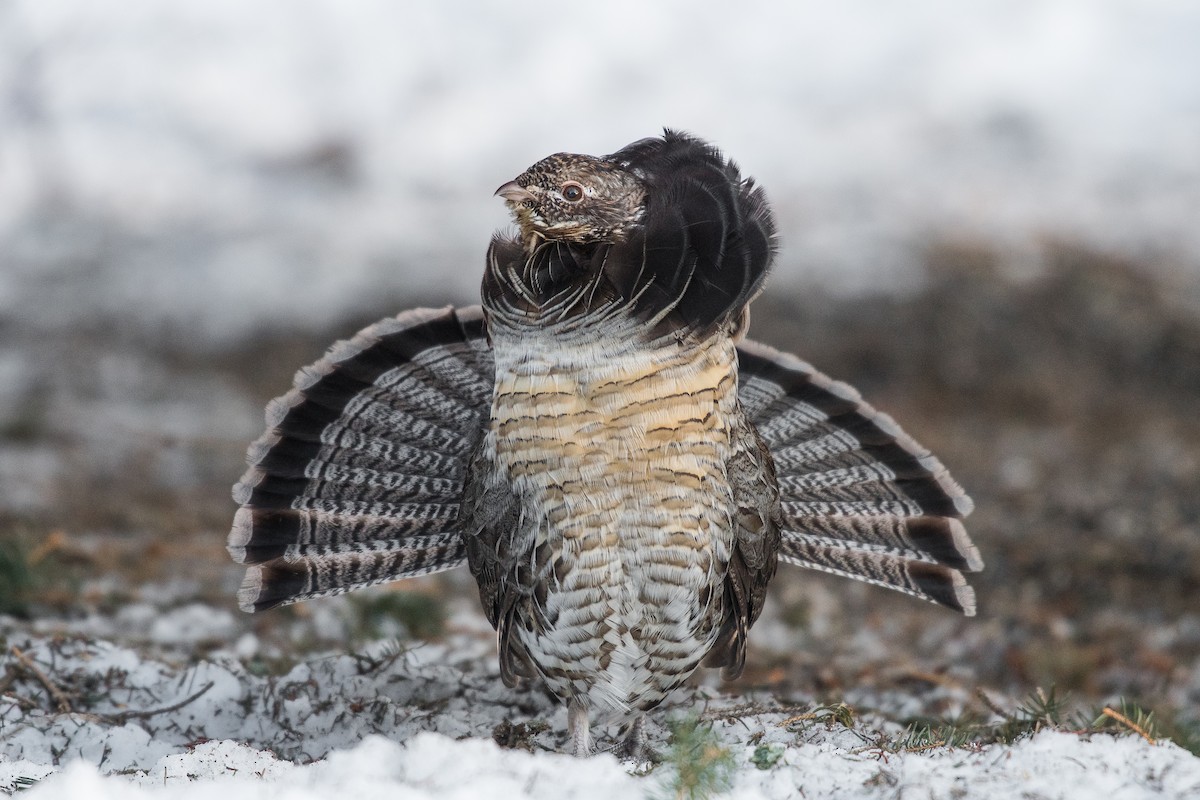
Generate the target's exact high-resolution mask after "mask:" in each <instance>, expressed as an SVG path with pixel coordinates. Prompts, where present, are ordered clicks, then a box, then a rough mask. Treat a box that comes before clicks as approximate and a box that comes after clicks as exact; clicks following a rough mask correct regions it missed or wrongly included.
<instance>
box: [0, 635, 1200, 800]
mask: <svg viewBox="0 0 1200 800" xmlns="http://www.w3.org/2000/svg"><path fill="white" fill-rule="evenodd" d="M185 616H186V615H185ZM213 616H214V617H215V620H210V621H209V623H210V624H208V625H207V626H206V625H205V624H203V623H199V620H197V623H199V624H193V625H192V626H191V627H188V626H187V625H176V626H175V627H174V630H175V631H176V632H177V633H178V631H181V630H182V631H184V632H186V634H187V635H191V636H196V637H199V638H200V639H207V638H208V637H210V636H212V635H214V634H216V633H218V632H226V631H222V630H221V629H222V627H223V622H222V620H221V619H220V614H215V615H213ZM175 621H176V622H177V623H178V622H179V620H178V619H176V620H175ZM214 622H215V626H214V625H213V624H212V623H214ZM68 627H70V626H68ZM4 628H5V629H4V631H3V633H4V635H5V638H6V641H7V645H8V647H9V651H8V656H7V657H6V664H7V672H6V675H7V676H8V677H7V679H6V681H5V683H6V689H7V690H8V691H7V692H6V694H5V695H4V697H3V699H2V700H0V790H7V791H14V790H19V789H28V790H29V791H28V796H29V797H30V798H41V799H42V800H54V799H55V798H70V799H71V800H74V798H80V797H87V798H96V800H101V799H102V798H108V797H112V798H141V797H146V798H150V797H172V798H174V797H182V798H197V799H198V800H204V799H206V798H214V797H221V798H227V799H228V800H240V798H260V797H262V798H266V797H271V798H286V799H287V800H302V799H303V798H312V797H326V796H328V795H329V794H330V793H332V792H338V793H344V794H346V795H347V796H351V797H363V798H367V797H384V796H389V797H395V796H403V797H430V798H453V797H463V798H467V797H480V796H484V795H487V796H501V797H531V798H543V797H544V798H565V797H572V798H605V797H613V796H620V797H655V796H663V797H671V796H676V792H677V791H678V775H679V771H680V767H679V765H677V764H675V763H673V762H671V760H670V759H669V758H668V759H667V760H666V761H665V762H664V763H662V764H659V765H657V766H651V765H649V764H632V763H621V762H619V761H618V760H617V759H616V758H615V757H614V756H612V755H610V754H607V753H601V754H599V755H597V756H595V757H593V758H590V759H588V760H586V761H583V762H580V761H578V760H576V759H574V758H572V757H569V756H564V755H560V754H559V753H558V752H555V751H556V750H561V748H562V746H563V744H564V743H565V742H564V739H565V737H564V736H563V729H564V727H565V722H566V720H565V713H564V711H563V709H562V708H561V707H558V706H557V704H555V703H553V702H552V701H550V700H549V699H548V698H547V697H545V696H544V695H543V694H541V693H540V692H536V691H520V690H508V689H505V688H504V687H503V685H502V683H501V682H500V680H499V677H498V674H497V669H496V667H495V663H494V659H493V658H492V653H491V652H490V645H489V643H488V642H487V639H486V637H481V636H479V635H476V634H472V633H460V634H456V635H453V636H450V637H448V639H447V640H446V641H445V642H444V643H442V644H437V645H432V644H425V645H419V646H412V647H403V646H400V645H398V644H397V643H395V642H394V641H393V642H384V643H377V644H375V645H372V646H370V647H367V648H365V649H363V650H362V651H360V652H355V653H350V654H331V655H327V656H324V657H320V658H312V659H310V660H308V661H306V662H303V663H299V664H296V665H295V666H294V667H292V668H291V669H289V670H287V671H286V672H282V673H281V674H278V675H256V674H254V673H253V672H252V671H251V670H250V669H248V667H247V663H248V661H249V659H247V656H248V654H249V652H250V651H253V650H254V647H255V644H254V642H253V641H252V638H253V637H252V636H250V635H247V636H248V637H249V639H247V638H246V637H243V639H242V640H240V641H239V642H238V643H237V645H236V647H235V648H234V649H233V650H223V651H222V650H218V651H214V652H212V653H211V654H210V655H209V657H208V658H207V659H205V660H202V661H199V662H196V663H192V664H187V665H179V664H176V663H172V662H171V661H169V660H165V659H156V658H149V657H146V656H144V655H141V654H139V653H138V652H136V651H134V650H132V649H129V648H124V647H120V646H117V645H114V644H111V643H109V642H106V641H102V640H100V641H98V640H95V639H93V638H90V637H82V636H75V635H62V636H58V637H53V638H45V637H39V636H26V635H23V634H20V633H18V632H17V631H15V630H14V629H13V626H12V625H11V623H5V626H4ZM181 644H184V642H182V641H181V640H180V638H179V636H178V635H176V637H175V639H174V640H172V641H171V642H169V643H167V644H166V645H160V647H161V646H166V647H168V648H170V647H178V646H180V645H181ZM193 644H195V642H193ZM236 650H241V651H242V652H243V655H242V656H240V657H239V655H238V653H237V652H236ZM18 663H19V665H20V666H17V665H18ZM250 663H252V662H250ZM52 686H53V687H54V688H53V689H52V688H51V687H52ZM945 694H946V695H948V696H949V697H950V699H951V700H952V702H959V703H961V702H962V700H963V698H962V697H954V695H955V692H954V691H953V690H947V691H946V692H945ZM873 699H874V701H875V702H877V703H878V702H882V703H884V704H886V703H887V702H888V700H889V698H887V697H884V696H876V697H874V698H873ZM893 699H894V700H898V701H899V702H902V703H909V702H911V698H893ZM943 699H945V698H943ZM864 700H866V698H865V697H864ZM72 704H74V706H75V708H71V709H70V710H68V707H70V706H71V705H72ZM686 713H691V714H695V715H699V717H700V719H701V720H703V721H704V723H711V724H712V726H713V730H714V731H715V732H716V734H717V739H716V740H714V742H713V744H714V745H715V746H716V747H719V748H723V749H724V750H726V751H728V753H729V756H728V759H729V762H730V765H731V768H730V770H729V776H730V783H729V784H728V785H726V786H725V787H724V788H725V789H726V790H728V795H727V796H730V797H737V798H780V799H781V800H782V798H793V797H797V796H804V797H828V798H843V797H845V798H851V797H854V798H872V797H878V798H885V797H887V798H891V797H897V796H905V795H906V794H908V793H909V792H916V793H918V794H919V795H920V796H930V797H956V798H994V797H1012V796H1026V797H1047V798H1051V797H1080V798H1084V797H1102V796H1103V797H1112V798H1115V799H1123V798H1142V797H1147V798H1150V797H1155V798H1158V797H1164V798H1187V797H1194V796H1196V795H1197V793H1200V758H1197V757H1196V756H1194V755H1192V754H1191V753H1188V752H1186V751H1185V750H1182V749H1180V748H1179V747H1177V746H1175V745H1173V744H1170V743H1168V742H1158V743H1149V742H1148V741H1146V740H1144V739H1142V738H1140V737H1139V736H1137V735H1134V734H1133V732H1132V731H1131V730H1124V731H1122V733H1123V735H1120V736H1116V735H1113V734H1108V733H1105V734H1097V733H1093V734H1080V733H1077V732H1060V731H1052V730H1047V731H1044V732H1041V733H1037V734H1034V735H1032V736H1026V737H1023V738H1021V739H1019V740H1018V741H1017V742H1015V743H1014V744H1012V745H1000V744H993V745H988V746H981V745H964V746H959V747H952V746H946V745H939V744H937V743H933V744H913V745H905V744H903V742H902V741H901V740H900V737H901V736H902V735H903V731H902V730H901V728H900V726H897V725H896V724H894V723H890V722H888V721H886V719H885V718H884V717H883V716H881V715H880V714H878V713H865V714H860V715H857V716H856V717H855V718H854V719H853V720H852V721H851V723H852V724H850V725H847V724H846V723H845V722H843V721H839V720H838V718H837V716H836V714H835V713H833V712H832V711H831V710H830V709H827V708H821V707H820V706H819V705H818V704H817V703H815V701H813V700H812V698H792V699H790V700H789V702H788V703H787V705H786V707H785V706H784V705H783V704H782V701H780V700H779V699H777V698H773V697H770V696H763V695H755V694H753V693H751V694H743V695H738V696H728V695H723V694H721V693H719V692H717V691H715V690H712V689H706V688H694V689H690V690H687V691H681V692H679V693H678V695H677V696H676V697H675V698H674V699H673V700H672V701H671V702H670V703H669V704H668V706H667V708H666V710H665V711H664V712H663V713H662V715H661V716H662V717H663V718H666V717H679V716H681V715H683V714H686ZM610 733H611V731H610ZM650 741H651V745H652V747H654V748H655V749H656V750H658V751H660V752H663V751H666V750H668V749H669V748H670V742H669V740H668V737H667V735H666V733H665V732H664V731H663V729H662V728H661V726H660V725H658V724H657V723H655V724H652V725H651V726H650ZM722 794H723V796H724V792H722Z"/></svg>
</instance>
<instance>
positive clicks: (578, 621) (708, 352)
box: [488, 339, 737, 707]
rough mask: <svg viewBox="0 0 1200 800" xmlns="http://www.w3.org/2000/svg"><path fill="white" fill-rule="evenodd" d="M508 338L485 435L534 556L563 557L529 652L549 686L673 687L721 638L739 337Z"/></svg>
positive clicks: (623, 691)
mask: <svg viewBox="0 0 1200 800" xmlns="http://www.w3.org/2000/svg"><path fill="white" fill-rule="evenodd" d="M505 345H506V343H505V342H504V341H503V340H500V341H498V342H496V344H495V353H496V388H495V398H494V406H493V414H492V422H491V430H490V431H489V434H488V438H489V439H490V440H491V444H492V446H493V447H494V448H495V449H494V453H495V459H496V463H497V465H498V466H499V467H500V472H501V474H502V475H505V476H506V480H507V481H508V482H509V483H510V485H511V487H512V489H513V491H514V493H515V494H516V495H517V497H518V498H519V502H520V507H521V519H522V523H521V524H522V526H523V527H524V528H525V532H526V534H527V535H528V536H529V539H530V540H531V541H533V543H534V548H535V552H536V555H535V556H534V558H533V559H531V560H533V561H536V562H537V563H544V564H548V565H550V566H549V570H548V572H547V573H546V574H545V575H544V576H542V577H541V578H539V580H541V581H544V585H543V586H540V587H539V589H538V591H536V592H533V593H531V594H532V595H535V596H538V597H543V598H545V599H544V602H543V604H542V605H541V606H540V607H537V608H531V609H529V610H528V611H527V612H523V613H528V614H529V618H528V620H527V621H528V625H527V629H528V630H529V631H530V632H529V633H528V634H523V635H527V636H528V637H529V641H528V642H527V647H528V649H529V650H530V652H531V653H533V654H535V658H537V659H538V660H539V662H540V663H541V665H542V668H543V669H544V670H546V674H547V679H548V680H549V681H550V682H551V685H552V686H554V680H555V679H554V675H556V674H557V675H560V676H564V675H565V676H570V677H569V680H572V681H574V680H579V681H582V684H580V685H581V686H582V685H586V690H587V691H588V692H589V693H593V694H598V695H599V697H598V698H596V699H598V700H600V701H602V702H605V703H606V704H608V705H612V706H615V707H628V706H629V705H633V704H636V703H638V702H641V700H639V698H642V699H644V698H645V697H646V696H647V695H646V694H645V693H646V692H651V695H652V696H655V697H657V696H661V695H660V694H655V693H657V692H660V691H661V692H665V691H666V690H667V689H669V687H670V686H672V685H675V684H677V683H678V682H679V681H681V680H683V679H684V678H686V676H687V674H690V672H691V671H692V670H693V669H694V668H695V666H696V664H697V662H698V660H699V658H701V657H702V656H703V654H704V652H706V651H707V649H708V647H709V646H711V643H712V640H713V638H714V637H715V635H716V630H715V625H716V623H717V622H718V620H716V618H715V617H716V616H717V614H716V611H717V610H719V604H720V602H721V593H720V592H719V591H717V590H716V589H717V586H718V585H719V584H720V583H721V582H722V581H723V580H724V577H725V572H726V569H727V565H728V562H729V556H730V551H731V548H732V543H733V538H734V530H733V528H734V526H733V522H732V519H733V513H734V508H733V505H734V504H733V499H732V489H731V487H730V484H729V480H728V476H727V472H726V463H727V462H728V459H729V456H730V450H731V444H730V426H731V424H732V422H733V416H732V415H733V414H734V413H735V412H736V410H737V409H736V403H737V380H736V366H737V365H736V352H735V350H734V347H733V344H732V342H731V341H727V340H724V341H718V342H715V343H710V345H709V346H705V347H695V346H690V347H689V346H682V345H674V344H672V345H671V346H668V347H664V348H659V349H647V348H637V347H627V348H621V347H619V346H614V345H613V343H612V342H608V343H607V345H606V344H603V343H595V344H592V343H584V344H579V345H574V346H566V345H564V344H563V343H561V342H557V341H547V342H544V343H543V342H530V341H529V340H528V339H526V340H525V341H523V342H521V345H520V346H519V347H518V346H514V347H512V348H511V349H509V348H506V347H505ZM714 603H715V604H717V605H714ZM580 676H590V677H582V678H581V677H580ZM562 680H568V678H562ZM583 690H584V689H581V688H580V687H579V686H576V685H575V684H571V686H570V687H568V688H564V687H563V686H559V687H557V688H556V691H560V692H565V693H571V692H577V691H583Z"/></svg>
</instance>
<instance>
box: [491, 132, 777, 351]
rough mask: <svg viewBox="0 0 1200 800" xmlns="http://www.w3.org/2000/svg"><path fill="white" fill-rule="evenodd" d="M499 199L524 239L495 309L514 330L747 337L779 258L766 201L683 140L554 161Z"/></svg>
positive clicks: (501, 252)
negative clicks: (743, 328)
mask: <svg viewBox="0 0 1200 800" xmlns="http://www.w3.org/2000/svg"><path fill="white" fill-rule="evenodd" d="M506 187H507V188H506ZM499 193H501V194H504V196H505V197H506V199H507V200H508V204H509V206H510V207H511V208H512V209H513V211H514V214H515V215H516V217H517V220H518V223H519V225H520V228H521V235H520V237H519V238H515V237H505V236H503V235H500V234H497V235H496V236H495V237H494V238H493V239H492V245H491V248H490V249H489V251H488V259H487V266H486V269H485V272H484V280H483V305H484V309H485V310H486V311H487V313H488V315H489V317H490V318H493V319H496V320H497V321H498V322H501V323H503V324H507V325H513V326H520V325H544V324H546V323H547V322H565V321H568V320H572V319H586V320H590V321H592V322H595V321H599V320H605V319H609V318H614V317H616V318H621V319H623V320H627V321H629V322H631V323H637V324H640V325H642V326H644V335H645V337H646V338H647V339H654V338H657V337H661V336H665V335H671V336H674V337H676V338H677V339H679V338H684V337H689V338H693V339H697V340H703V339H706V338H707V337H708V336H710V335H711V334H712V333H714V332H715V331H717V330H721V329H728V328H731V327H733V326H735V325H736V323H737V321H738V318H739V316H740V315H741V314H742V312H743V310H744V309H745V307H746V305H747V304H748V303H749V302H750V300H752V299H753V298H754V297H755V295H757V294H758V292H759V291H760V289H761V287H762V284H763V281H764V280H765V278H766V276H767V271H768V269H769V268H770V265H771V261H772V258H773V257H774V253H775V241H774V236H775V231H774V224H773V222H772V220H771V211H770V207H769V206H768V205H767V201H766V198H765V197H764V195H763V193H762V190H761V189H759V188H757V187H755V185H754V183H753V181H752V180H750V179H743V178H742V177H741V175H740V174H739V172H738V168H737V166H736V165H735V164H734V163H733V162H732V161H727V160H725V158H724V157H723V156H722V155H721V153H720V152H719V151H717V150H716V149H714V148H712V147H710V146H709V145H707V144H705V143H704V142H702V141H700V140H698V139H695V138H692V137H690V136H686V135H683V134H679V133H674V132H671V131H668V132H667V133H666V135H665V136H664V137H662V138H653V139H643V140H641V141H639V142H635V143H633V144H631V145H628V146H627V147H625V148H622V149H621V150H618V151H617V152H616V153H613V154H612V155H609V156H604V157H600V158H597V157H594V156H585V155H574V154H565V153H559V154H556V155H554V156H550V157H549V158H547V159H544V160H542V161H539V162H538V163H537V164H534V165H533V166H532V167H530V168H529V169H528V170H527V171H526V172H524V173H523V174H522V175H521V176H519V177H518V178H517V179H516V180H515V181H513V182H511V183H509V184H505V186H503V187H501V189H500V192H499ZM575 196H578V198H579V199H578V200H576V201H574V202H572V201H570V200H567V199H564V198H566V197H575ZM564 231H565V234H564Z"/></svg>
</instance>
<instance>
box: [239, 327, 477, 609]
mask: <svg viewBox="0 0 1200 800" xmlns="http://www.w3.org/2000/svg"><path fill="white" fill-rule="evenodd" d="M493 373H494V365H493V360H492V352H491V348H490V347H489V345H488V342H487V338H486V334H485V331H484V323H483V315H482V312H481V311H480V309H479V308H478V307H472V308H463V309H454V308H444V309H436V310H435V309H416V310H413V311H406V312H404V313H402V314H400V315H399V316H397V317H394V318H390V319H385V320H383V321H381V322H377V323H375V324H374V325H372V326H370V327H368V328H366V329H365V330H363V331H361V332H360V333H358V335H356V336H355V337H354V338H352V339H350V340H348V341H344V342H339V343H337V344H335V345H334V346H333V347H332V348H330V351H329V353H328V354H327V355H326V356H325V357H324V358H322V359H321V360H320V361H318V362H317V363H315V364H313V365H312V366H309V367H305V368H304V369H301V370H300V371H299V372H298V373H297V374H296V381H295V388H293V389H292V390H291V391H290V392H288V393H287V394H285V395H283V396H282V397H279V398H276V399H275V400H273V401H272V402H271V404H270V405H269V406H268V407H267V432H266V433H265V434H263V436H262V437H260V438H259V439H258V441H256V442H254V444H252V445H251V446H250V449H249V452H248V453H247V461H248V462H249V463H250V469H249V470H248V471H247V472H246V473H245V475H243V476H242V479H241V480H240V481H239V482H238V484H237V485H236V486H235V487H234V490H233V497H234V500H236V501H237V502H238V503H239V504H240V505H241V508H240V509H238V512H237V514H236V515H235V517H234V522H233V530H232V531H230V533H229V543H228V549H229V553H230V555H231V556H232V557H233V559H234V560H235V561H237V562H239V563H242V564H247V565H249V566H248V569H247V570H246V578H245V581H244V582H243V584H242V588H241V590H240V591H239V592H238V604H239V605H240V606H241V608H242V609H243V610H245V611H261V610H263V609H266V608H271V607H272V606H277V605H281V604H284V603H294V602H296V601H298V600H304V599H307V598H310V597H319V596H322V595H329V594H341V593H342V592H347V591H350V590H351V589H356V588H358V587H361V586H368V585H371V584H375V583H382V582H385V581H391V580H396V579H398V578H405V577H411V576H414V575H424V574H428V573H431V572H437V571H440V570H444V569H450V568H452V567H457V566H459V565H461V564H462V563H463V562H464V560H465V550H464V545H463V537H462V535H461V531H460V528H459V503H460V500H461V496H462V493H463V483H464V480H465V476H466V474H467V469H468V461H469V459H470V457H471V454H472V453H473V451H474V449H475V446H476V444H477V443H478V441H479V439H480V437H481V435H482V432H483V428H484V426H485V425H486V423H487V419H488V414H489V410H490V408H491V401H492V387H493V383H494V380H493Z"/></svg>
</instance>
